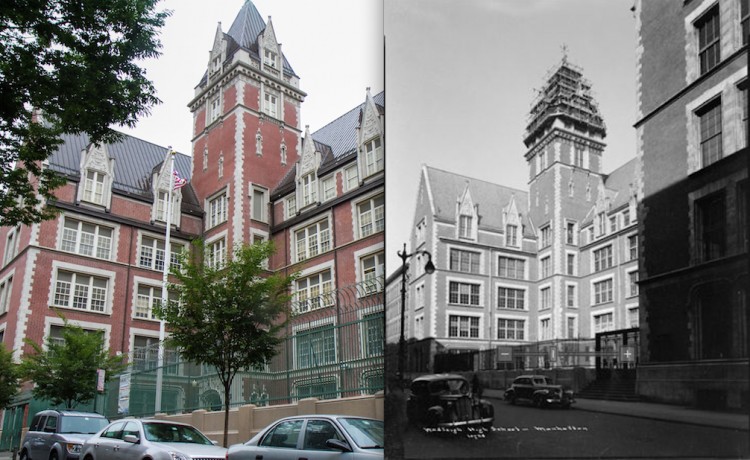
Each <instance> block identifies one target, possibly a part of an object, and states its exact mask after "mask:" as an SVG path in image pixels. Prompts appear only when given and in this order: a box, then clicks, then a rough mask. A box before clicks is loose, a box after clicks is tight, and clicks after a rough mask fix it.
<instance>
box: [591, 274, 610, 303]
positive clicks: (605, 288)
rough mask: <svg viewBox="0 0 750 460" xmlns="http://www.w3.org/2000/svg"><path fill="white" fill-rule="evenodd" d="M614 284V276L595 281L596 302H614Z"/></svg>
mask: <svg viewBox="0 0 750 460" xmlns="http://www.w3.org/2000/svg"><path fill="white" fill-rule="evenodd" d="M612 284H613V282H612V278H608V279H606V280H602V281H597V282H595V283H593V286H594V304H601V303H606V302H612Z"/></svg>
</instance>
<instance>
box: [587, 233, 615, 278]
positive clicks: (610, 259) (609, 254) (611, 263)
mask: <svg viewBox="0 0 750 460" xmlns="http://www.w3.org/2000/svg"><path fill="white" fill-rule="evenodd" d="M607 248H609V250H608V251H607ZM589 253H590V254H591V257H590V260H591V266H590V267H589V269H590V270H591V273H595V272H600V271H604V270H609V269H611V268H613V267H615V266H616V265H617V260H616V259H615V254H616V251H615V250H614V247H613V242H612V240H610V241H608V242H607V243H604V244H600V245H598V246H595V247H592V248H591V249H590V251H589ZM597 254H601V255H602V256H606V257H605V258H604V259H602V260H601V262H600V264H599V265H597V260H596V257H597Z"/></svg>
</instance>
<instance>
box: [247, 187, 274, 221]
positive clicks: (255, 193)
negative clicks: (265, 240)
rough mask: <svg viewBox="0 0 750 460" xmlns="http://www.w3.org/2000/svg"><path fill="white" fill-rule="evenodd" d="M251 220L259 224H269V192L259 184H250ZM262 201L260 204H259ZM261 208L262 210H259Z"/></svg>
mask: <svg viewBox="0 0 750 460" xmlns="http://www.w3.org/2000/svg"><path fill="white" fill-rule="evenodd" d="M249 188H250V202H251V212H250V218H251V219H252V220H256V221H258V222H264V223H268V204H269V190H268V189H267V188H266V187H263V186H261V185H257V184H252V183H251V184H250V187H249ZM258 200H260V203H258ZM259 207H260V209H258V208H259Z"/></svg>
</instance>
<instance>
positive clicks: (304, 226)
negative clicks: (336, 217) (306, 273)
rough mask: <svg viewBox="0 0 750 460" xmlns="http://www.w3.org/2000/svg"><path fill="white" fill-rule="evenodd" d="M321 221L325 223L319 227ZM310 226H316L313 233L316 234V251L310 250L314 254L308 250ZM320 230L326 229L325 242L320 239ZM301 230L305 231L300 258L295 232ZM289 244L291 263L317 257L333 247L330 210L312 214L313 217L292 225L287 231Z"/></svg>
mask: <svg viewBox="0 0 750 460" xmlns="http://www.w3.org/2000/svg"><path fill="white" fill-rule="evenodd" d="M322 222H325V225H324V226H322V227H321V225H320V224H321V223H322ZM312 227H316V229H317V230H316V233H315V234H316V235H318V237H317V238H318V239H317V242H315V248H316V249H317V252H316V251H312V252H314V254H311V251H310V246H309V245H310V241H309V237H310V234H309V232H308V231H307V230H308V229H309V228H312ZM321 230H323V231H326V232H327V233H328V235H323V236H325V243H324V242H323V241H321V239H320V236H321ZM303 231H304V232H306V234H305V235H304V238H303V240H304V245H305V249H304V257H302V258H300V248H299V247H298V239H297V236H298V235H297V234H298V233H300V232H303ZM289 245H290V246H289V247H290V248H292V252H291V254H290V257H291V263H298V262H302V261H303V260H307V259H310V258H312V257H317V256H318V255H320V254H322V253H325V252H328V251H330V250H331V249H333V248H334V247H335V241H334V232H333V214H332V212H331V211H329V212H327V213H324V214H320V215H316V216H314V218H312V219H308V220H306V221H304V222H301V223H299V224H297V225H295V226H294V227H292V228H291V229H290V231H289Z"/></svg>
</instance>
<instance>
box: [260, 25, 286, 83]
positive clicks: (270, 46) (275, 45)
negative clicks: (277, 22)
mask: <svg viewBox="0 0 750 460" xmlns="http://www.w3.org/2000/svg"><path fill="white" fill-rule="evenodd" d="M258 55H260V62H261V69H262V70H264V71H266V72H269V73H272V74H274V75H277V76H278V75H279V70H280V69H281V66H282V60H281V43H279V42H278V41H277V40H276V33H275V32H274V30H273V22H272V21H271V16H268V23H267V24H266V28H265V29H264V30H263V32H261V34H260V35H258Z"/></svg>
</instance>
